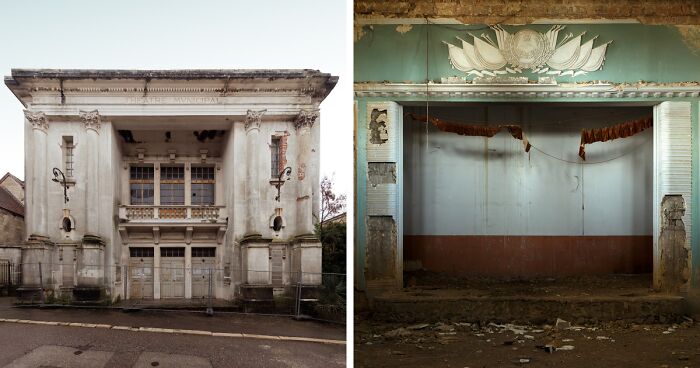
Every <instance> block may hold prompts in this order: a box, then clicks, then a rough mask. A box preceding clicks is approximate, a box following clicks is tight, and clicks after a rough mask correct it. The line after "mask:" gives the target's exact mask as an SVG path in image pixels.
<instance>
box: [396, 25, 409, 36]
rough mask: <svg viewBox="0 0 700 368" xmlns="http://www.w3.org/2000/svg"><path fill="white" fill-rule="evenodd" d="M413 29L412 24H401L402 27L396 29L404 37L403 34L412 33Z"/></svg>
mask: <svg viewBox="0 0 700 368" xmlns="http://www.w3.org/2000/svg"><path fill="white" fill-rule="evenodd" d="M412 29H413V26H412V25H410V24H401V25H399V26H397V27H396V32H399V33H401V34H402V35H403V34H406V33H408V32H410V31H411V30H412Z"/></svg>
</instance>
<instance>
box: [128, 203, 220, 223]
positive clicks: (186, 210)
mask: <svg viewBox="0 0 700 368" xmlns="http://www.w3.org/2000/svg"><path fill="white" fill-rule="evenodd" d="M225 218H226V208H225V207H224V206H119V219H120V220H122V221H152V220H160V221H177V220H194V221H218V220H225Z"/></svg>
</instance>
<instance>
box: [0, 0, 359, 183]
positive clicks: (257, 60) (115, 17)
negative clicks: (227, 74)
mask: <svg viewBox="0 0 700 368" xmlns="http://www.w3.org/2000/svg"><path fill="white" fill-rule="evenodd" d="M347 3H348V2H346V1H343V0H325V1H322V0H318V1H306V0H294V1H285V0H277V1H271V0H257V1H213V0H197V1H180V0H169V1H132V0H120V1H111V2H106V1H105V2H102V1H94V0H90V1H82V0H81V1H73V0H65V1H55V0H33V1H3V2H0V14H3V17H2V22H0V72H2V74H3V75H4V76H5V75H10V69H11V68H61V69H72V68H73V69H88V68H89V69H200V68H201V69H264V68H271V69H282V68H284V69H296V68H301V69H318V70H320V71H322V72H324V73H331V74H333V75H336V76H339V77H340V80H339V82H338V84H337V85H336V87H335V89H334V90H333V91H332V92H331V94H330V95H329V96H328V97H327V98H326V99H325V101H324V102H323V103H322V104H321V176H324V175H327V176H329V177H331V176H333V177H334V181H335V189H336V192H338V193H346V194H348V196H350V195H351V194H352V144H353V142H352V136H353V135H352V134H353V123H352V117H353V113H352V82H351V80H352V70H351V65H350V62H349V60H350V55H349V54H350V51H349V50H350V46H349V43H350V33H349V32H348V30H349V19H350V18H349V16H348V11H349V6H347ZM23 123H24V118H23V114H22V104H21V103H20V102H19V101H18V100H17V99H16V98H15V97H14V95H12V93H11V92H10V90H9V89H8V88H7V87H6V86H5V85H4V84H3V85H2V86H0V157H3V159H2V160H0V176H2V175H4V173H5V172H8V171H9V172H11V173H13V174H14V175H16V176H18V177H19V178H22V179H23V178H24V157H23V152H24V137H23V134H24V130H23V127H22V124H23Z"/></svg>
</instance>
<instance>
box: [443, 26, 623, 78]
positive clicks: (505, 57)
mask: <svg viewBox="0 0 700 368" xmlns="http://www.w3.org/2000/svg"><path fill="white" fill-rule="evenodd" d="M564 27H565V26H561V25H556V26H553V27H552V28H550V29H549V31H547V32H545V33H540V32H537V31H534V30H532V29H521V30H519V31H517V32H516V33H514V34H511V33H509V32H508V31H506V30H505V29H503V27H501V26H500V25H496V26H492V27H490V28H491V29H492V30H493V31H494V32H495V35H496V42H494V41H493V39H492V38H491V36H490V35H488V34H484V33H482V34H481V35H480V36H476V35H474V34H471V33H469V35H470V36H471V37H472V40H471V43H470V42H469V41H466V40H463V39H461V38H459V37H457V38H458V39H459V40H460V41H462V47H459V46H455V45H452V44H450V43H448V42H445V41H443V43H444V44H446V45H447V48H448V51H449V60H450V63H451V64H452V67H453V68H455V69H457V70H460V71H463V72H465V73H467V74H469V75H476V76H478V77H483V76H492V77H494V76H496V75H503V74H516V73H522V71H523V70H524V69H530V71H531V72H532V73H537V74H547V75H562V76H563V75H571V76H579V75H581V74H586V73H588V72H593V71H596V70H600V69H602V67H603V62H604V61H605V53H606V51H607V47H608V45H609V44H610V43H611V42H612V41H610V42H607V43H604V44H602V45H598V46H596V47H593V43H594V41H595V40H596V39H597V38H598V36H595V37H593V38H591V39H590V40H588V41H586V42H584V43H583V44H582V43H581V42H582V41H583V39H582V37H583V35H584V34H585V33H586V32H583V33H581V34H579V35H578V36H574V35H573V34H572V33H569V34H567V35H565V36H564V38H563V39H562V40H561V41H560V42H559V43H557V39H558V36H559V31H561V30H563V29H564Z"/></svg>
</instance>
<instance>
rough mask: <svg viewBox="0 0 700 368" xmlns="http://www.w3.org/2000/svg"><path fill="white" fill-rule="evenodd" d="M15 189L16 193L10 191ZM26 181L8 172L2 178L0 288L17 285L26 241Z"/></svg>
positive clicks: (0, 191)
mask: <svg viewBox="0 0 700 368" xmlns="http://www.w3.org/2000/svg"><path fill="white" fill-rule="evenodd" d="M11 190H12V191H14V193H12V192H10V191H11ZM20 198H24V183H23V182H22V181H21V180H19V179H17V177H15V176H14V175H12V174H10V173H7V174H5V176H4V177H3V178H2V179H0V289H2V288H3V287H5V286H8V285H16V284H17V282H18V277H19V274H18V273H16V272H15V271H16V270H18V269H19V263H20V262H21V259H22V246H21V245H22V243H23V242H24V239H25V238H24V205H23V204H22V202H20Z"/></svg>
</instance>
